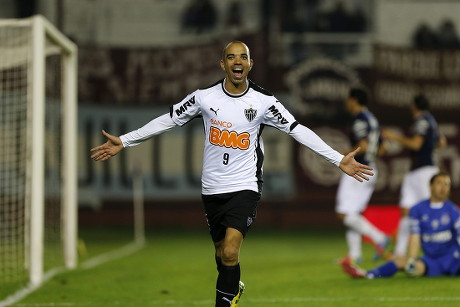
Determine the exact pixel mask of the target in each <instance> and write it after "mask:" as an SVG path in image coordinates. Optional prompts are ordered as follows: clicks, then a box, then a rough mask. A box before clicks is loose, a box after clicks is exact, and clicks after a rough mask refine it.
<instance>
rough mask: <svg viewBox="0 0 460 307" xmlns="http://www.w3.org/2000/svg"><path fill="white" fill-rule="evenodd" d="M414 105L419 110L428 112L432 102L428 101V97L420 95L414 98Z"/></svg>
mask: <svg viewBox="0 0 460 307" xmlns="http://www.w3.org/2000/svg"><path fill="white" fill-rule="evenodd" d="M414 105H415V107H416V108H417V109H419V110H422V111H426V110H428V109H429V108H430V102H429V101H428V98H426V96H425V95H423V94H418V95H417V96H415V97H414Z"/></svg>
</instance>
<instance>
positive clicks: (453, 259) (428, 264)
mask: <svg viewBox="0 0 460 307" xmlns="http://www.w3.org/2000/svg"><path fill="white" fill-rule="evenodd" d="M429 186H430V191H431V197H430V198H429V199H426V200H423V201H422V202H420V203H418V204H417V205H415V206H413V207H412V208H411V209H410V215H409V218H410V225H411V226H410V231H411V235H410V241H409V251H408V258H407V260H406V259H405V258H403V257H397V258H395V259H394V260H392V261H388V262H386V263H385V264H383V265H381V266H379V267H377V268H375V269H372V270H369V271H365V270H363V269H361V268H359V267H358V266H356V265H353V264H352V263H344V264H342V267H343V270H344V271H345V272H346V273H347V274H349V275H351V276H353V277H356V278H360V277H366V278H370V279H372V278H379V277H390V276H393V275H394V274H396V272H398V270H400V269H404V270H405V272H406V273H407V275H409V276H411V277H415V276H439V275H460V211H459V210H458V208H457V206H456V205H455V204H454V203H453V202H451V201H450V200H448V197H449V193H450V187H451V182H450V177H449V175H448V174H446V173H438V174H436V175H434V176H433V177H432V178H431V180H430V184H429ZM420 247H421V248H422V250H423V254H424V255H423V256H422V257H420V258H419V257H418V256H419V253H420Z"/></svg>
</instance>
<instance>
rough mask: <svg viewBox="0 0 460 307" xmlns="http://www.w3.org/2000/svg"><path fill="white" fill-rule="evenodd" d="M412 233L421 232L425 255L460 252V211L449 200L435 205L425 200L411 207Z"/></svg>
mask: <svg viewBox="0 0 460 307" xmlns="http://www.w3.org/2000/svg"><path fill="white" fill-rule="evenodd" d="M409 217H410V225H411V234H420V238H421V245H422V249H423V252H424V254H425V256H428V257H431V258H437V257H441V256H444V255H447V254H451V253H457V254H458V253H459V252H460V211H459V209H458V208H457V206H456V205H455V204H454V203H453V202H451V201H450V200H447V201H445V202H444V204H442V205H440V206H434V205H432V204H431V202H430V200H429V199H427V200H424V201H422V202H420V203H418V204H417V205H415V206H414V207H412V208H411V209H410V212H409Z"/></svg>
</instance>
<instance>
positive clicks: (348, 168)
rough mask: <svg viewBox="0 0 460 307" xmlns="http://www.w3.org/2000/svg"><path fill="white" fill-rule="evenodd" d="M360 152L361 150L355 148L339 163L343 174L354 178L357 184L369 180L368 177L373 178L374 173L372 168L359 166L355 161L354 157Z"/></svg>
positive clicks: (363, 165)
mask: <svg viewBox="0 0 460 307" xmlns="http://www.w3.org/2000/svg"><path fill="white" fill-rule="evenodd" d="M360 150H361V148H360V147H357V148H356V149H355V150H353V151H352V152H350V153H349V154H348V155H346V156H345V157H343V159H342V161H340V165H339V167H340V169H341V170H342V171H343V172H344V173H346V174H348V175H349V176H351V177H353V178H355V179H356V180H358V181H359V182H362V181H363V179H364V180H369V176H374V173H373V172H372V170H373V169H372V167H370V166H369V165H365V164H361V163H359V162H357V161H356V160H355V155H356V154H357V153H359V152H360Z"/></svg>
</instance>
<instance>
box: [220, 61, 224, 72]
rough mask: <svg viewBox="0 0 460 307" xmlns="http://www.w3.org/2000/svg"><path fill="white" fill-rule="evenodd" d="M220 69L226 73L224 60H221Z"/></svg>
mask: <svg viewBox="0 0 460 307" xmlns="http://www.w3.org/2000/svg"><path fill="white" fill-rule="evenodd" d="M220 68H222V70H223V71H225V64H224V60H220Z"/></svg>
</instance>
